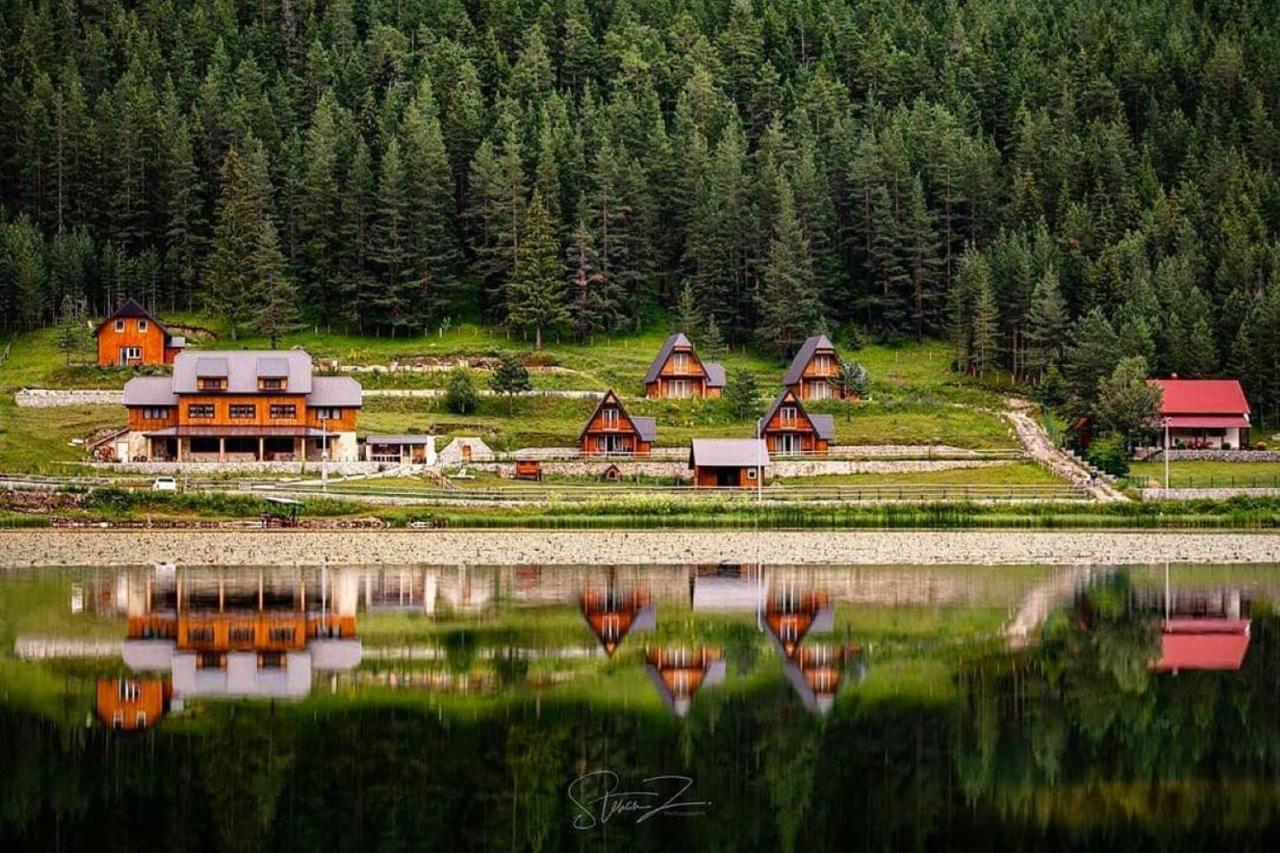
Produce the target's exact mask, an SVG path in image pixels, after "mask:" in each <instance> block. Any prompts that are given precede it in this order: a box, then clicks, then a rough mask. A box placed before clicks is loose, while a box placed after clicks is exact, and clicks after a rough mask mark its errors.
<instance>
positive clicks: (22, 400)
mask: <svg viewBox="0 0 1280 853" xmlns="http://www.w3.org/2000/svg"><path fill="white" fill-rule="evenodd" d="M13 400H14V402H15V403H17V404H18V408H20V409H51V408H54V407H56V406H123V405H124V391H112V390H109V389H105V388H80V389H67V390H56V389H50V388H23V389H22V390H21V391H18V392H17V393H16V394H14V395H13Z"/></svg>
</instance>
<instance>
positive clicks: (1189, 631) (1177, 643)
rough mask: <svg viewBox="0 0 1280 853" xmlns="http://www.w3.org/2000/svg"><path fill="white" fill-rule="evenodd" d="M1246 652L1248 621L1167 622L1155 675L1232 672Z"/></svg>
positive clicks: (1162, 629)
mask: <svg viewBox="0 0 1280 853" xmlns="http://www.w3.org/2000/svg"><path fill="white" fill-rule="evenodd" d="M1248 651H1249V620H1248V619H1167V620H1165V622H1164V623H1163V625H1162V626H1161V630H1160V659H1159V660H1158V661H1156V662H1155V663H1153V664H1152V668H1153V669H1155V670H1156V672H1172V673H1174V674H1175V675H1176V674H1177V673H1179V672H1180V671H1182V670H1184V669H1186V670H1191V669H1202V670H1219V671H1229V672H1234V671H1236V670H1238V669H1240V667H1241V666H1243V665H1244V656H1245V653H1246V652H1248Z"/></svg>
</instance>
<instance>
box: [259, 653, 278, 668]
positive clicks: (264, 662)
mask: <svg viewBox="0 0 1280 853" xmlns="http://www.w3.org/2000/svg"><path fill="white" fill-rule="evenodd" d="M258 667H259V668H260V669H284V655H282V654H280V653H279V652H262V653H260V654H259V655H258Z"/></svg>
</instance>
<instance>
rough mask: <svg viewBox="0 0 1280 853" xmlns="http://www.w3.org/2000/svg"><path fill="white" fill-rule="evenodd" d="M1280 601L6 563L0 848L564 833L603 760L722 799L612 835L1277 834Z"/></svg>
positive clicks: (958, 838)
mask: <svg viewBox="0 0 1280 853" xmlns="http://www.w3.org/2000/svg"><path fill="white" fill-rule="evenodd" d="M1278 595H1280V575H1278V574H1277V573H1275V572H1273V571H1270V570H1261V569H1257V568H1250V569H1220V568H1213V567H1194V566H1191V567H1172V568H1170V569H1168V570H1166V567H1163V566H1160V567H1152V568H1131V569H1123V570H1120V569H1117V570H1098V569H1092V570H1086V569H1066V568H1051V567H1023V568H1009V569H1002V570H992V569H989V568H974V569H970V568H964V567H952V568H933V569H924V568H921V569H911V568H888V567H886V568H881V567H866V566H862V567H834V568H821V569H819V568H791V567H778V566H764V565H757V564H744V565H731V566H730V565H725V566H668V567H657V568H635V567H625V566H617V567H611V568H601V569H564V568H546V569H543V568H539V567H533V566H518V567H517V566H511V567H467V568H457V567H447V568H444V567H442V568H437V567H424V566H413V567H386V568H377V569H357V568H332V569H326V568H319V569H288V570H278V569H264V570H259V569H245V570H242V571H232V570H221V571H220V570H211V569H197V568H187V567H178V568H173V567H158V568H151V569H137V570H131V571H123V572H117V571H111V572H107V571H98V570H92V569H87V570H68V571H65V572H59V573H45V574H33V573H14V574H7V575H0V637H2V638H3V640H4V642H5V644H6V646H5V648H4V650H3V657H2V658H0V667H2V669H0V675H3V678H2V681H3V685H4V690H3V693H0V766H4V767H5V768H6V769H7V771H8V772H7V773H6V774H4V776H3V777H2V778H0V843H3V844H4V847H5V849H39V848H44V847H49V846H54V842H55V840H56V843H57V844H59V845H61V846H73V847H83V846H87V845H89V844H91V843H93V842H94V841H95V840H96V839H98V838H102V837H111V838H113V839H116V840H117V841H118V843H119V844H120V845H121V846H125V847H137V846H140V845H141V844H142V843H143V841H144V840H145V839H148V838H155V837H168V836H167V835H165V833H166V832H168V831H169V830H168V829H166V827H167V826H168V825H169V824H167V823H165V821H167V820H168V818H166V817H165V816H166V815H179V814H180V815H182V816H183V818H182V820H183V825H184V827H186V830H187V831H188V832H190V833H191V837H192V838H193V839H195V840H194V841H192V842H190V845H189V846H194V847H203V846H211V847H223V848H226V847H233V848H244V849H261V848H264V847H268V846H272V847H294V848H297V847H307V848H313V847H317V846H325V847H338V848H351V849H360V848H364V847H368V846H371V845H372V846H381V847H386V848H390V849H398V848H401V847H404V848H411V847H416V846H425V847H428V848H432V849H458V850H464V849H509V848H513V847H514V848H520V849H542V850H548V849H579V847H580V845H581V844H584V843H585V844H591V843H592V840H593V839H588V840H586V841H583V837H582V836H580V835H578V834H576V830H574V829H573V828H572V824H571V820H572V817H573V815H574V814H575V812H574V809H573V807H572V804H571V803H570V802H569V801H568V799H567V796H566V791H567V789H568V785H569V783H570V782H571V781H572V780H573V779H574V778H577V777H578V776H580V775H582V774H583V773H588V772H591V771H594V770H606V769H607V770H611V771H613V772H615V773H617V774H618V778H619V779H620V780H621V781H620V783H619V784H621V785H625V786H626V787H627V788H628V789H637V788H642V787H643V780H644V779H646V778H649V777H652V776H655V775H661V774H676V775H682V776H688V777H690V778H691V779H693V780H694V787H693V788H692V789H691V791H690V798H691V799H696V800H699V801H703V800H705V801H709V802H711V803H712V804H713V805H712V807H711V808H709V809H707V810H705V814H703V815H701V816H698V817H696V818H688V819H676V818H671V817H665V818H663V819H662V820H658V819H655V820H653V821H646V822H644V823H641V824H639V825H636V824H634V823H633V822H626V823H625V824H623V823H622V822H617V823H614V824H610V826H609V830H608V831H609V833H610V835H611V836H612V838H611V840H613V841H614V843H615V845H620V846H622V847H630V846H637V847H665V848H671V849H684V848H692V849H700V850H701V849H785V848H792V849H796V848H799V847H807V848H811V849H828V848H842V849H843V848H846V847H848V846H849V845H850V844H851V843H854V841H853V840H856V846H863V847H868V848H872V847H874V848H878V849H902V848H916V849H920V848H932V847H939V846H945V847H951V848H954V849H968V848H971V847H989V846H991V845H992V843H993V841H996V840H997V839H998V841H999V843H1000V844H1001V846H1007V847H1011V848H1031V849H1061V848H1064V847H1073V846H1075V847H1096V846H1112V847H1114V846H1122V847H1139V848H1146V847H1159V846H1171V844H1172V843H1173V842H1177V841H1188V842H1189V843H1191V844H1193V846H1208V845H1213V846H1215V847H1219V846H1223V845H1227V844H1241V845H1242V846H1244V847H1252V848H1263V847H1272V846H1274V844H1273V843H1272V842H1273V841H1274V840H1275V839H1274V837H1273V836H1274V835H1275V834H1276V829H1277V825H1278V823H1280V788H1277V786H1276V783H1275V780H1276V779H1277V778H1280V666H1278V664H1280V643H1277V642H1275V640H1274V639H1273V638H1274V637H1276V636H1277V634H1276V629H1277V627H1278V625H1280V623H1277V620H1276V617H1275V616H1274V606H1273V605H1274V602H1275V600H1276V598H1277V596H1278ZM632 635H637V638H636V639H629V638H630V637H632ZM641 638H642V639H641ZM712 685H715V686H714V687H712ZM709 688H710V689H709ZM86 724H87V725H86ZM114 730H123V731H124V732H131V733H132V734H129V735H127V736H125V735H123V734H122V733H121V732H120V731H114ZM339 790H340V791H343V792H351V796H350V797H348V796H346V794H345V793H344V796H343V797H342V798H341V800H340V801H335V800H334V793H333V792H334V791H339ZM196 804H199V806H196ZM126 818H127V819H126ZM624 832H625V833H626V834H625V835H624V836H623V838H622V839H621V840H620V841H619V840H617V835H616V834H621V833H624ZM372 839H377V842H376V845H375V844H374V842H373V841H372Z"/></svg>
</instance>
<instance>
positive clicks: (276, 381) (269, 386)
mask: <svg viewBox="0 0 1280 853" xmlns="http://www.w3.org/2000/svg"><path fill="white" fill-rule="evenodd" d="M284 387H285V380H284V378H283V377H279V376H262V377H259V378H258V390H259V391H283V390H284Z"/></svg>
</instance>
